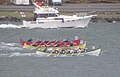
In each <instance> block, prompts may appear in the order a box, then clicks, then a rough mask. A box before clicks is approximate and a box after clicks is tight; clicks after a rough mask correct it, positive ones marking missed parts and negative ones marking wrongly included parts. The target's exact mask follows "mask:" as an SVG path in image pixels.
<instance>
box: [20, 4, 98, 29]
mask: <svg viewBox="0 0 120 77" xmlns="http://www.w3.org/2000/svg"><path fill="white" fill-rule="evenodd" d="M33 4H34V5H35V6H36V8H35V11H34V19H33V21H26V20H24V21H23V26H22V27H28V28H71V27H74V28H76V27H82V28H85V27H87V26H88V23H89V21H90V20H91V18H92V17H93V16H96V15H89V16H87V15H85V16H77V15H73V16H65V15H59V11H58V10H57V9H55V8H53V7H48V6H39V5H38V4H37V3H33Z"/></svg>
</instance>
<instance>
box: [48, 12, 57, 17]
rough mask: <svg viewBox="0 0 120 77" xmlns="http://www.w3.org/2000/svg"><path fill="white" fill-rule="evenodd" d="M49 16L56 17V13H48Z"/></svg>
mask: <svg viewBox="0 0 120 77" xmlns="http://www.w3.org/2000/svg"><path fill="white" fill-rule="evenodd" d="M49 17H57V15H56V14H54V13H53V14H49Z"/></svg>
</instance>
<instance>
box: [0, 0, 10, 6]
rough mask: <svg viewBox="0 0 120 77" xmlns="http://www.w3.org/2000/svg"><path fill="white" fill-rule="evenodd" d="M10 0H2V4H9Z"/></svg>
mask: <svg viewBox="0 0 120 77" xmlns="http://www.w3.org/2000/svg"><path fill="white" fill-rule="evenodd" d="M9 3H10V0H0V5H4V4H9Z"/></svg>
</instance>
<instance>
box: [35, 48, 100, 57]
mask: <svg viewBox="0 0 120 77" xmlns="http://www.w3.org/2000/svg"><path fill="white" fill-rule="evenodd" d="M41 52H45V53H48V55H47V56H51V55H54V56H59V55H67V56H79V55H92V56H99V55H100V52H101V48H96V49H91V50H89V49H86V50H82V51H79V50H76V51H73V50H69V51H65V50H61V51H57V50H52V51H49V50H47V49H45V50H43V51H38V50H37V51H36V53H37V54H40V53H41Z"/></svg>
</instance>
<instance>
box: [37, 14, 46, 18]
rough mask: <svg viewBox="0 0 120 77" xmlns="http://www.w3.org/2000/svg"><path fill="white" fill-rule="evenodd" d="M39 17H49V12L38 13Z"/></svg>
mask: <svg viewBox="0 0 120 77" xmlns="http://www.w3.org/2000/svg"><path fill="white" fill-rule="evenodd" d="M38 17H40V18H44V17H48V14H38Z"/></svg>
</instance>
